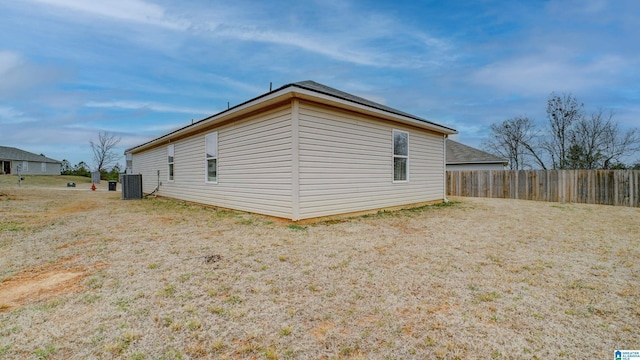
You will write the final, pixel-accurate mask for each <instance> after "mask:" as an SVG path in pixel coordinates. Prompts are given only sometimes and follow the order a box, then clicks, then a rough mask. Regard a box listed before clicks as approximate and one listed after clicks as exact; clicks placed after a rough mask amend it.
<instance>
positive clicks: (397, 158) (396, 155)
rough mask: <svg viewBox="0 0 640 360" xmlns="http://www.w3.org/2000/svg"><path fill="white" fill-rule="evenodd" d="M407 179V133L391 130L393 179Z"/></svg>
mask: <svg viewBox="0 0 640 360" xmlns="http://www.w3.org/2000/svg"><path fill="white" fill-rule="evenodd" d="M408 180H409V133H408V132H406V131H400V130H393V181H408Z"/></svg>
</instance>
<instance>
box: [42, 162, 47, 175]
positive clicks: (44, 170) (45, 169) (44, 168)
mask: <svg viewBox="0 0 640 360" xmlns="http://www.w3.org/2000/svg"><path fill="white" fill-rule="evenodd" d="M40 172H41V173H43V174H46V173H47V163H40Z"/></svg>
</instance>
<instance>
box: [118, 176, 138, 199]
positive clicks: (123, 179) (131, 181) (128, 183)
mask: <svg viewBox="0 0 640 360" xmlns="http://www.w3.org/2000/svg"><path fill="white" fill-rule="evenodd" d="M120 183H121V184H122V200H135V199H142V175H141V174H136V175H133V174H123V175H121V176H120Z"/></svg>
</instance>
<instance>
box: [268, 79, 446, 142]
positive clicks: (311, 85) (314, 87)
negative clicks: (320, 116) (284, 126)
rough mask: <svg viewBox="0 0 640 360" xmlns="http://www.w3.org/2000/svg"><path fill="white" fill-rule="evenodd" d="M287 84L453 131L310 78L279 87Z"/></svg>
mask: <svg viewBox="0 0 640 360" xmlns="http://www.w3.org/2000/svg"><path fill="white" fill-rule="evenodd" d="M289 86H295V87H299V88H302V89H307V90H311V91H315V92H318V93H321V94H325V95H330V96H334V97H337V98H339V99H343V100H347V101H351V102H354V103H356V104H360V105H365V106H368V107H371V108H374V109H378V110H383V111H386V112H389V113H392V114H396V115H402V116H406V117H409V118H412V119H415V120H419V121H422V122H426V123H429V124H433V125H437V126H439V127H441V128H445V129H449V130H452V131H454V132H455V130H454V129H452V128H449V127H447V126H443V125H440V124H436V123H434V122H432V121H429V120H426V119H423V118H420V117H417V116H415V115H411V114H409V113H406V112H404V111H400V110H397V109H394V108H392V107H388V106H386V105H382V104H379V103H377V102H373V101H371V100H367V99H365V98H361V97H359V96H356V95H353V94H349V93H346V92H344V91H340V90H338V89H334V88H332V87H329V86H326V85H323V84H319V83H317V82H315V81H312V80H306V81H299V82H295V83H292V84H288V85H284V86H283V87H282V88H281V89H283V88H286V87H289ZM278 90H279V89H278Z"/></svg>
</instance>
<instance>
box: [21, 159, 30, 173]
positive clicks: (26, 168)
mask: <svg viewBox="0 0 640 360" xmlns="http://www.w3.org/2000/svg"><path fill="white" fill-rule="evenodd" d="M27 171H29V162H28V161H23V162H22V172H27Z"/></svg>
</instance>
